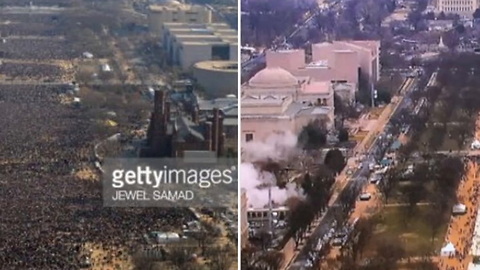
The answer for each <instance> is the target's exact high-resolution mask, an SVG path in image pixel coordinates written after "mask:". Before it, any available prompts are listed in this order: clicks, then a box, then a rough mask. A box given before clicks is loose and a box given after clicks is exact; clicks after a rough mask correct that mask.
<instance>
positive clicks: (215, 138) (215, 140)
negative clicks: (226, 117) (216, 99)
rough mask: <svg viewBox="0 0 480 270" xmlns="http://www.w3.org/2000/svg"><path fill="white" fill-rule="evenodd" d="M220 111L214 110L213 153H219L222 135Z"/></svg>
mask: <svg viewBox="0 0 480 270" xmlns="http://www.w3.org/2000/svg"><path fill="white" fill-rule="evenodd" d="M218 118H219V111H218V108H214V109H213V129H212V131H213V134H212V145H213V146H212V151H214V152H217V151H218V141H219V138H220V136H219V135H220V133H219V128H220V126H219V121H218V120H219V119H218Z"/></svg>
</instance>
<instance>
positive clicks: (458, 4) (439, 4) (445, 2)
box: [435, 0, 479, 16]
mask: <svg viewBox="0 0 480 270" xmlns="http://www.w3.org/2000/svg"><path fill="white" fill-rule="evenodd" d="M435 4H436V9H437V11H438V12H444V13H455V14H459V15H465V16H472V15H473V12H475V9H477V8H478V6H479V2H478V0H436V3H435Z"/></svg>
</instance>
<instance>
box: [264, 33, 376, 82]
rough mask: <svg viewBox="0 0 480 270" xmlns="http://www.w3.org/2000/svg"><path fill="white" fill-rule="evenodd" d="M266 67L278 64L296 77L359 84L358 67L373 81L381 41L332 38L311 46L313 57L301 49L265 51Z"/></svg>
mask: <svg viewBox="0 0 480 270" xmlns="http://www.w3.org/2000/svg"><path fill="white" fill-rule="evenodd" d="M266 62H267V67H281V68H283V69H285V70H288V71H289V72H291V73H292V74H293V75H295V76H309V77H312V78H314V79H315V80H317V81H340V82H348V83H353V84H355V85H357V84H358V74H359V70H361V72H363V73H365V74H366V75H367V76H368V77H369V78H371V79H372V80H373V81H378V79H379V78H380V41H376V40H365V41H333V42H324V43H319V44H313V45H312V60H311V61H310V62H308V63H307V61H306V57H305V51H304V50H278V51H267V54H266Z"/></svg>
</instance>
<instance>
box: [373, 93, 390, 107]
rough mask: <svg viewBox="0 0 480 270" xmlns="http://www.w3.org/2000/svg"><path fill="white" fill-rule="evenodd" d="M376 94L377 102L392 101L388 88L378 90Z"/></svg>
mask: <svg viewBox="0 0 480 270" xmlns="http://www.w3.org/2000/svg"><path fill="white" fill-rule="evenodd" d="M377 95H378V97H377V100H376V101H377V102H381V103H387V104H388V103H390V101H392V94H391V93H390V92H389V91H388V90H379V91H377Z"/></svg>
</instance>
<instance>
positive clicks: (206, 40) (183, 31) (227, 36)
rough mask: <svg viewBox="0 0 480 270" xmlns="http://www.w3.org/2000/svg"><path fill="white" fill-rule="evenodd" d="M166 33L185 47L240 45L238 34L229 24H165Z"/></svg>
mask: <svg viewBox="0 0 480 270" xmlns="http://www.w3.org/2000/svg"><path fill="white" fill-rule="evenodd" d="M164 28H165V33H167V34H169V35H171V36H173V37H174V39H175V40H178V41H179V42H180V43H182V44H185V45H205V44H225V43H228V44H230V45H238V32H237V31H236V30H234V29H231V28H230V26H228V25H227V24H224V23H221V24H188V23H165V24H164Z"/></svg>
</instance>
